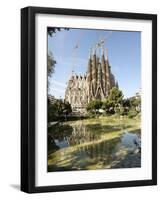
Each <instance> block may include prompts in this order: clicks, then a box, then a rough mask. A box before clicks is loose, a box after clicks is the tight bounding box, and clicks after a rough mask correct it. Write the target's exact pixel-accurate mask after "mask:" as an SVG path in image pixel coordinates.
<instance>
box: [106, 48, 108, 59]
mask: <svg viewBox="0 0 161 200" xmlns="http://www.w3.org/2000/svg"><path fill="white" fill-rule="evenodd" d="M106 60H108V49H106Z"/></svg>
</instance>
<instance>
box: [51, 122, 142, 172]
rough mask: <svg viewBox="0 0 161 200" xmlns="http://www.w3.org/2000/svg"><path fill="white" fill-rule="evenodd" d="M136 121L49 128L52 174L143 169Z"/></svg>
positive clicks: (66, 125) (64, 124)
mask: <svg viewBox="0 0 161 200" xmlns="http://www.w3.org/2000/svg"><path fill="white" fill-rule="evenodd" d="M140 133H141V131H140V123H139V121H138V120H136V119H121V118H119V119H111V118H108V119H107V118H98V119H89V120H77V121H72V122H64V123H58V124H56V125H54V126H52V127H49V128H48V171H50V172H51V171H69V170H88V169H107V168H128V167H140V165H141V156H140V150H141V134H140Z"/></svg>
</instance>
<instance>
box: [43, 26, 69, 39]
mask: <svg viewBox="0 0 161 200" xmlns="http://www.w3.org/2000/svg"><path fill="white" fill-rule="evenodd" d="M64 30H69V28H64ZM57 31H61V28H57V27H48V30H47V32H48V35H49V36H50V37H52V36H53V34H54V33H56V32H57Z"/></svg>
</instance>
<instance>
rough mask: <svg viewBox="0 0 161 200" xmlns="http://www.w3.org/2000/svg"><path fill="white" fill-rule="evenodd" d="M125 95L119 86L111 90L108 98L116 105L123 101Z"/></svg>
mask: <svg viewBox="0 0 161 200" xmlns="http://www.w3.org/2000/svg"><path fill="white" fill-rule="evenodd" d="M123 97H124V96H123V93H122V91H121V90H119V89H118V88H117V87H113V88H112V89H111V90H110V94H109V97H108V100H109V101H111V102H112V103H114V105H115V106H117V105H119V104H121V103H122V100H123Z"/></svg>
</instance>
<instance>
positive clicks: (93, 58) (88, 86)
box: [65, 50, 118, 111]
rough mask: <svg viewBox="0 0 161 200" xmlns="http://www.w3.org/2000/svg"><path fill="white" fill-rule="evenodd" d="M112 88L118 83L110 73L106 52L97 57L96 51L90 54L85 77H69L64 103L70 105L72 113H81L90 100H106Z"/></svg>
mask: <svg viewBox="0 0 161 200" xmlns="http://www.w3.org/2000/svg"><path fill="white" fill-rule="evenodd" d="M113 87H118V83H117V81H115V77H114V75H113V74H112V72H111V66H110V65H109V61H108V54H107V50H106V53H105V51H104V50H102V53H99V55H98V53H97V52H96V51H94V52H93V53H91V52H90V55H89V59H88V67H87V73H86V75H84V76H81V75H79V76H78V75H76V74H75V75H74V74H72V75H71V77H70V79H69V81H68V83H67V88H66V91H65V101H66V102H69V103H70V104H71V106H72V109H73V111H83V110H85V107H86V105H87V104H88V103H89V102H90V101H91V100H96V99H100V100H103V99H105V98H107V97H108V95H109V91H110V90H111V88H113Z"/></svg>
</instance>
